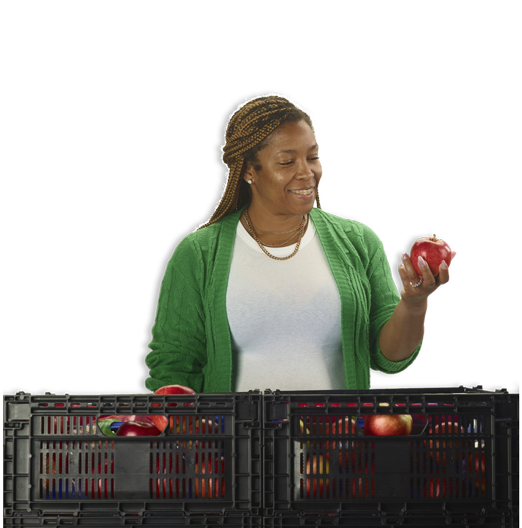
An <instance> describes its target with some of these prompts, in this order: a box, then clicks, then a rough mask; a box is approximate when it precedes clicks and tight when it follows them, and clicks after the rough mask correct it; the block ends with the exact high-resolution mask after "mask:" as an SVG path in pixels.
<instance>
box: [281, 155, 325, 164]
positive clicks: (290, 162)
mask: <svg viewBox="0 0 522 528" xmlns="http://www.w3.org/2000/svg"><path fill="white" fill-rule="evenodd" d="M318 159H319V157H317V158H310V161H315V160H318ZM292 163H293V161H289V162H288V163H280V165H292Z"/></svg>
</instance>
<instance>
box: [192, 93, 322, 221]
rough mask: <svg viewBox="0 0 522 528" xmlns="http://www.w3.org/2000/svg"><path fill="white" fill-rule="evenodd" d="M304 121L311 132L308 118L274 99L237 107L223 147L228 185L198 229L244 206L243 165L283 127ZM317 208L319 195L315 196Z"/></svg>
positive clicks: (255, 101) (276, 97)
mask: <svg viewBox="0 0 522 528" xmlns="http://www.w3.org/2000/svg"><path fill="white" fill-rule="evenodd" d="M300 120H305V121H306V123H308V125H310V128H312V130H313V127H312V122H311V120H310V117H309V116H308V115H307V114H306V113H305V112H303V111H302V110H300V109H298V108H297V107H296V106H295V105H293V104H292V103H291V102H290V101H288V100H287V99H285V98H283V97H279V96H277V95H273V96H272V95H271V96H265V97H258V98H256V99H253V100H251V101H249V102H247V103H246V104H245V105H243V106H242V107H240V108H239V109H238V110H237V111H236V112H235V113H234V114H233V115H232V117H231V118H230V121H229V123H228V126H227V130H226V134H225V140H226V143H225V145H224V147H223V161H224V162H225V164H226V165H227V166H228V168H229V175H228V181H227V185H226V188H225V191H224V193H223V196H222V197H221V201H220V202H219V204H218V206H217V208H216V210H215V211H214V214H213V215H212V217H211V218H210V220H209V221H208V222H207V223H206V224H204V225H202V226H201V227H200V228H199V229H203V228H204V227H207V226H209V225H211V224H213V223H215V222H217V221H218V220H220V219H221V218H223V217H224V216H227V215H228V214H230V213H233V212H234V211H235V210H236V209H238V208H239V207H241V206H242V205H244V204H245V203H247V200H248V199H249V198H250V190H249V189H248V188H245V185H246V187H248V185H247V184H246V182H245V181H244V180H243V179H242V178H241V175H242V172H243V166H244V163H245V161H246V160H247V159H248V160H254V159H256V157H257V151H258V150H260V148H262V146H263V142H264V141H265V140H266V139H267V138H268V136H270V134H272V132H274V131H275V130H276V129H277V128H278V127H280V126H281V125H282V124H283V123H285V122H288V121H300ZM317 207H319V208H320V207H321V206H320V203H319V195H317Z"/></svg>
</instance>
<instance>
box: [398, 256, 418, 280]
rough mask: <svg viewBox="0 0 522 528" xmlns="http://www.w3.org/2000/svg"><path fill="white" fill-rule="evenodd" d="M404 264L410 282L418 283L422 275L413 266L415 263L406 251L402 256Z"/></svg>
mask: <svg viewBox="0 0 522 528" xmlns="http://www.w3.org/2000/svg"><path fill="white" fill-rule="evenodd" d="M402 266H403V267H404V271H405V273H406V276H407V277H408V282H410V283H411V284H417V282H419V280H420V278H421V275H419V274H418V273H417V271H416V270H415V268H414V267H413V263H412V261H411V258H410V256H409V255H408V253H404V255H403V256H402Z"/></svg>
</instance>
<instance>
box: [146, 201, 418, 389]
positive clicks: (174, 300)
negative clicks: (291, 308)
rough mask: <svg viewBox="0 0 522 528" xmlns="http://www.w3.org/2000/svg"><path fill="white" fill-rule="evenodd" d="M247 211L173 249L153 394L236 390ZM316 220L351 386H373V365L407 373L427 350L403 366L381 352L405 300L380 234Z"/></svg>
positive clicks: (318, 215) (153, 356)
mask: <svg viewBox="0 0 522 528" xmlns="http://www.w3.org/2000/svg"><path fill="white" fill-rule="evenodd" d="M241 212H242V210H241V211H237V212H235V213H233V214H231V215H229V216H226V217H225V218H223V219H222V220H220V221H219V222H216V223H215V224H212V225H210V226H208V227H205V228H204V229H201V230H199V231H195V232H194V233H191V234H190V235H188V236H186V237H185V238H184V239H183V240H182V241H181V242H180V244H179V245H178V247H177V248H176V250H175V251H174V254H173V255H172V258H171V259H170V261H169V263H168V265H167V270H166V272H165V276H164V278H163V282H162V284H161V291H160V297H159V302H158V311H157V314H156V320H155V323H154V327H153V328H152V341H151V343H150V344H149V347H150V349H151V352H150V353H149V354H148V355H147V357H146V360H145V361H146V364H147V366H148V367H149V369H150V377H149V378H147V380H146V381H145V386H146V387H147V389H149V390H152V391H155V390H157V389H158V388H160V387H163V386H164V385H174V384H179V385H185V386H187V387H191V388H192V389H194V390H195V391H196V392H200V393H201V392H230V391H231V390H232V369H233V365H232V346H231V338H230V329H229V325H228V318H227V307H226V292H227V285H228V275H229V271H230V263H231V260H232V250H233V247H234V239H235V237H236V230H237V224H238V221H239V217H240V214H241ZM310 217H311V219H312V221H313V223H314V226H315V228H316V231H317V234H318V236H319V240H320V241H321V244H322V246H323V249H324V252H325V254H326V258H327V259H328V262H329V264H330V268H331V270H332V274H333V276H334V279H335V282H336V283H337V287H338V289H339V293H340V297H341V321H342V350H343V358H344V376H345V381H346V387H345V388H346V389H352V390H355V389H369V388H370V368H372V369H374V370H381V371H383V372H387V373H390V374H392V373H396V372H400V371H401V370H403V369H405V368H406V367H407V366H408V365H409V364H410V363H411V362H412V361H413V360H414V359H415V358H416V357H417V355H418V353H419V350H420V345H419V347H418V348H417V349H416V350H415V352H414V353H413V354H412V355H411V356H410V357H409V358H408V359H405V360H403V361H397V362H394V361H389V360H388V359H386V358H385V357H384V356H383V355H382V353H381V351H380V349H379V334H380V331H381V328H382V327H383V326H384V324H385V323H386V321H388V319H389V318H390V317H391V315H392V313H393V310H394V309H395V306H396V305H397V303H398V301H399V295H398V293H397V289H396V287H395V283H394V282H393V279H392V276H391V272H390V266H389V264H388V260H387V258H386V254H385V253H384V249H383V246H382V243H381V241H380V240H379V239H378V238H377V236H376V235H375V233H374V232H373V231H372V230H371V229H369V228H368V227H366V226H365V225H363V224H361V223H359V222H355V221H353V220H345V219H343V218H339V217H337V216H334V215H331V214H329V213H326V212H324V211H322V210H321V209H312V211H311V213H310ZM245 295H248V292H245ZM281 366H282V367H283V366H284V363H282V364H281ZM288 375H289V376H290V375H291V373H290V372H289V373H288ZM255 388H257V387H252V389H255ZM270 388H271V389H272V390H276V389H279V387H270Z"/></svg>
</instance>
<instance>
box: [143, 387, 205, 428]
mask: <svg viewBox="0 0 522 528" xmlns="http://www.w3.org/2000/svg"><path fill="white" fill-rule="evenodd" d="M154 394H196V393H195V392H194V391H193V390H192V389H191V388H190V387H184V386H183V385H166V386H165V387H160V388H159V389H158V390H157V391H156V392H155V393H154ZM159 405H160V404H159V403H153V404H152V407H159ZM169 405H170V404H169ZM185 405H186V406H190V405H193V404H192V403H186V404H185ZM150 418H151V419H152V421H153V422H154V425H155V426H156V427H157V428H158V429H159V430H160V431H163V430H164V429H165V427H166V426H167V423H168V418H167V417H166V416H164V415H162V414H151V415H150ZM178 422H179V417H178Z"/></svg>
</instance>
